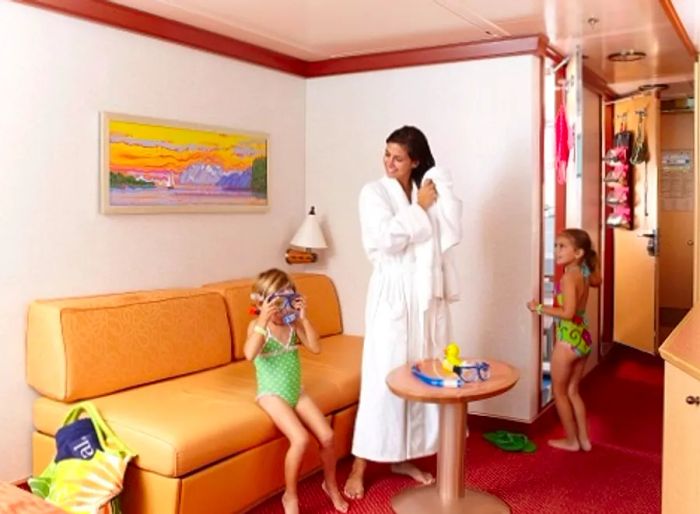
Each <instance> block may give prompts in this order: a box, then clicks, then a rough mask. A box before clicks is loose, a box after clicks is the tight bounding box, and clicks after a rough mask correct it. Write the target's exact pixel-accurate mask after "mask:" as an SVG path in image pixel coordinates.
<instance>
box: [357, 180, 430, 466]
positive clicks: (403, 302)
mask: <svg viewBox="0 0 700 514" xmlns="http://www.w3.org/2000/svg"><path fill="white" fill-rule="evenodd" d="M416 194H417V190H416V188H415V187H414V188H413V202H412V203H409V201H408V199H407V198H406V195H405V193H404V192H403V189H402V188H401V185H400V184H399V182H398V181H397V180H395V179H392V178H388V177H383V178H381V179H380V180H377V181H375V182H371V183H369V184H367V185H365V187H364V188H363V189H362V191H361V193H360V201H359V204H360V205H359V207H360V225H361V228H362V243H363V246H364V248H365V251H366V253H367V256H368V257H369V260H370V261H371V263H372V266H373V271H372V276H371V277H370V281H369V288H368V292H367V304H366V308H365V341H364V349H363V354H362V382H361V388H360V402H359V410H358V413H357V419H356V422H355V434H354V438H353V448H352V453H353V454H354V455H355V456H357V457H362V458H365V459H368V460H371V461H375V462H401V461H405V460H408V459H415V458H418V457H423V456H426V455H432V454H434V453H436V451H437V442H438V410H437V406H436V405H432V404H425V403H418V402H407V401H405V400H403V399H401V398H399V397H398V396H396V395H394V394H393V393H392V392H391V391H389V388H388V387H387V385H386V376H387V374H388V373H389V372H390V371H391V370H392V369H394V368H396V367H398V366H401V365H403V364H406V363H408V362H413V361H416V360H418V359H420V358H422V357H424V356H425V348H426V346H425V341H424V339H423V337H421V334H422V332H423V330H424V323H423V321H422V317H423V315H424V314H425V313H421V312H420V309H419V297H418V290H417V287H416V285H417V280H416V254H415V249H416V245H418V244H420V243H423V242H426V241H429V240H430V239H431V238H432V237H433V223H432V222H431V219H430V217H429V216H428V214H426V212H425V211H424V210H423V209H422V208H421V207H420V206H419V205H418V204H417V203H415V201H416Z"/></svg>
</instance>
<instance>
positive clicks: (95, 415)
mask: <svg viewBox="0 0 700 514" xmlns="http://www.w3.org/2000/svg"><path fill="white" fill-rule="evenodd" d="M83 412H84V413H85V414H87V415H88V417H89V418H90V421H91V422H92V425H93V426H94V427H95V432H96V433H97V439H98V440H99V442H100V445H101V446H102V448H105V449H106V448H108V447H113V448H114V449H116V450H117V451H118V452H119V453H121V454H123V455H131V456H133V455H135V454H134V453H133V452H132V451H131V450H129V448H128V447H127V446H126V445H125V444H124V443H123V442H122V441H121V439H119V438H118V437H117V435H116V434H115V433H114V432H113V431H112V429H111V428H109V425H107V423H106V422H105V420H104V419H103V418H102V416H101V415H100V412H99V411H98V410H97V407H95V406H94V405H93V404H92V402H80V403H77V404H76V405H74V406H73V407H72V408H71V410H70V411H68V414H66V417H65V419H64V420H63V426H66V425H68V424H70V423H73V422H74V421H77V420H78V419H79V418H80V415H81V414H82V413H83ZM107 439H109V442H110V444H109V445H107Z"/></svg>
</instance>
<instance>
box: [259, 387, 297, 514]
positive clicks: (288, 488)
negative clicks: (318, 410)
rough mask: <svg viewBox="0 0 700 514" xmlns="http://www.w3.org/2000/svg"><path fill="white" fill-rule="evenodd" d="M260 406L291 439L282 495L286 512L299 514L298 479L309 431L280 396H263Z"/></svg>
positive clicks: (285, 459) (286, 457)
mask: <svg viewBox="0 0 700 514" xmlns="http://www.w3.org/2000/svg"><path fill="white" fill-rule="evenodd" d="M258 403H259V404H260V407H262V408H263V410H264V411H265V412H266V413H267V414H268V416H270V417H271V418H272V421H273V422H274V423H275V425H276V426H277V428H279V429H280V431H281V432H282V433H283V434H284V435H285V436H286V437H287V439H289V450H287V455H286V456H285V458H284V482H285V491H284V495H282V507H283V508H284V514H299V496H298V494H297V481H298V479H299V468H301V461H302V459H303V458H304V452H305V451H306V448H307V446H308V445H309V432H308V431H307V430H306V428H304V425H303V424H302V422H301V420H300V419H299V417H298V416H297V413H296V412H295V411H294V409H292V407H291V406H290V405H289V404H288V403H287V402H285V401H284V400H283V399H282V398H280V397H279V396H273V395H270V396H262V397H260V398H259V399H258Z"/></svg>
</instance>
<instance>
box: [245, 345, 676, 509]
mask: <svg viewBox="0 0 700 514" xmlns="http://www.w3.org/2000/svg"><path fill="white" fill-rule="evenodd" d="M662 363H663V361H662V360H661V359H659V358H655V357H651V356H648V355H646V354H643V353H641V352H637V351H634V350H630V349H628V348H624V347H618V348H616V351H615V355H614V357H611V358H610V359H608V360H606V362H605V363H603V364H602V365H601V366H598V368H596V369H595V370H594V371H593V372H592V373H591V374H590V375H589V376H588V377H587V378H586V380H585V382H584V387H583V392H582V394H583V396H584V399H585V400H586V405H587V407H588V418H589V425H590V433H591V440H592V442H593V450H592V451H591V452H589V453H584V452H578V453H568V452H563V451H560V450H555V449H553V448H550V447H549V446H547V439H549V438H551V437H559V436H560V431H559V427H558V425H557V424H554V423H549V422H544V423H543V426H539V427H537V428H536V429H535V430H534V432H533V433H532V434H530V436H531V438H532V439H533V440H534V441H535V442H536V443H537V445H538V449H537V451H536V452H535V453H533V454H522V453H507V452H503V451H501V450H499V449H497V448H495V447H493V446H491V445H490V444H488V443H487V442H486V441H485V440H484V439H483V438H482V437H481V433H480V432H479V431H477V430H475V429H472V430H471V435H470V437H469V440H468V444H467V461H466V462H467V465H466V466H467V482H468V483H469V485H470V486H472V487H474V488H477V489H482V490H485V491H488V492H490V493H493V494H495V495H497V496H499V497H500V498H502V499H503V500H504V501H506V502H507V503H508V504H509V505H510V507H511V509H512V512H513V513H514V514H560V513H561V514H564V513H567V514H568V513H571V514H579V513H580V514H584V513H586V514H589V513H590V514H600V513H604V514H618V513H619V514H626V513H629V514H632V513H634V514H647V513H648V514H654V513H659V512H661V443H662V421H663V419H662V416H663V365H662ZM350 463H351V461H350V459H344V460H343V461H341V462H340V463H339V468H338V471H339V478H340V480H341V483H343V482H344V481H345V478H346V477H347V475H348V472H349V470H350ZM423 465H424V467H425V468H426V469H429V470H431V471H433V472H434V471H435V461H434V459H427V460H426V461H425V463H423ZM367 486H368V490H367V494H366V496H365V498H364V499H363V500H361V501H355V502H352V503H351V508H350V512H351V513H357V514H383V513H387V514H390V513H392V512H393V511H392V509H391V502H390V499H391V497H392V496H393V495H394V494H396V493H397V492H398V491H400V490H402V489H404V488H406V487H412V486H413V483H412V482H411V481H410V480H409V479H406V478H402V477H398V476H393V475H391V474H390V473H389V470H388V467H387V466H382V465H375V466H372V467H371V468H370V470H369V474H368V484H367ZM299 494H300V508H301V511H302V512H305V513H310V514H311V513H313V514H333V513H334V512H335V511H334V510H333V508H332V506H331V504H330V501H329V500H328V499H327V498H326V496H325V495H324V493H323V491H322V490H321V474H320V473H317V474H315V475H314V476H312V477H310V478H308V479H307V480H304V481H303V482H302V483H301V484H300V488H299ZM279 500H280V497H279V495H277V496H275V497H274V498H271V499H270V500H268V501H267V502H265V503H264V504H262V505H260V506H259V507H257V508H256V509H254V510H253V511H251V512H252V513H254V514H271V513H281V512H283V511H282V508H281V506H280V501H279ZM427 514H429V513H427Z"/></svg>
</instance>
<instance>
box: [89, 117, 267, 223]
mask: <svg viewBox="0 0 700 514" xmlns="http://www.w3.org/2000/svg"><path fill="white" fill-rule="evenodd" d="M267 152H268V139H267V135H265V134H259V133H250V132H242V131H238V130H232V129H222V128H217V127H208V126H202V125H191V124H188V125H185V124H180V123H177V122H171V121H165V120H157V119H150V118H140V117H134V116H128V115H119V114H111V113H103V116H102V177H101V179H102V211H103V212H105V213H118V212H127V213H148V212H221V211H250V210H266V209H267V207H268V195H267V191H268V183H267V178H268V177H267Z"/></svg>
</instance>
